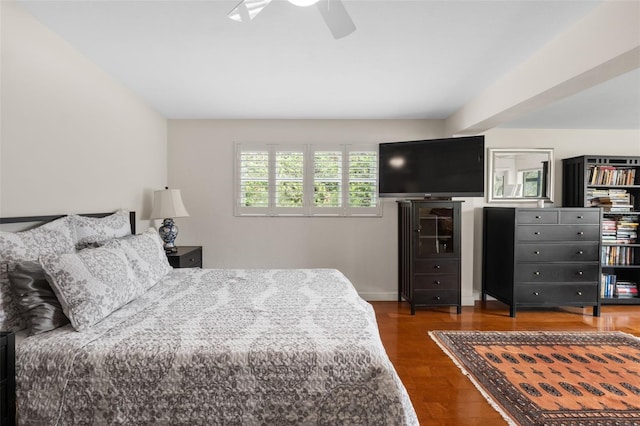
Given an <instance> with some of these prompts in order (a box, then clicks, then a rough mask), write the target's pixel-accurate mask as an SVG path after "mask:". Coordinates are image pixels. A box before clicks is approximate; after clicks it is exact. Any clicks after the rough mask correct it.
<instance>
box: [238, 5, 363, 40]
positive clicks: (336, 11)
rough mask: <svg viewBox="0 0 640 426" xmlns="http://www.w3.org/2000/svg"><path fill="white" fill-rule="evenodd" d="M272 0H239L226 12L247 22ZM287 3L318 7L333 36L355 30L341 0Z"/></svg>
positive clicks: (345, 34) (338, 36) (343, 35)
mask: <svg viewBox="0 0 640 426" xmlns="http://www.w3.org/2000/svg"><path fill="white" fill-rule="evenodd" d="M271 1H272V0H241V1H240V3H238V5H237V6H236V7H234V8H233V10H231V12H229V13H228V14H227V16H228V17H229V18H230V19H233V20H234V21H238V22H249V21H251V20H252V19H253V18H255V17H256V15H257V14H258V13H260V12H261V11H262V9H264V8H265V7H267V6H268V5H269V3H271ZM288 1H289V3H291V4H294V5H296V6H300V7H307V6H313V5H314V4H315V5H316V6H317V7H318V10H319V11H320V15H321V16H322V19H324V22H325V24H327V27H328V28H329V31H331V34H332V35H333V38H335V39H339V38H342V37H346V36H348V35H349V34H351V33H352V32H354V31H355V30H356V26H355V24H354V23H353V21H352V20H351V17H350V16H349V13H348V12H347V9H346V8H345V7H344V4H343V3H342V0H288Z"/></svg>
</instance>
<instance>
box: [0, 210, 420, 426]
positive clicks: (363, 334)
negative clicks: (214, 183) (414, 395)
mask: <svg viewBox="0 0 640 426" xmlns="http://www.w3.org/2000/svg"><path fill="white" fill-rule="evenodd" d="M116 214H119V216H118V217H119V219H121V222H122V220H123V218H124V217H125V213H123V212H119V213H118V212H116V213H113V214H102V215H99V217H94V218H82V216H76V215H72V217H73V218H76V219H75V221H76V222H75V225H76V226H75V231H74V220H71V219H69V220H67V222H68V223H67V224H66V225H64V226H59V227H60V228H62V229H64V228H65V227H66V226H68V227H70V228H71V231H70V232H69V234H68V235H66V236H68V237H69V238H71V242H72V244H73V250H71V251H69V248H68V247H69V244H66V246H67V248H66V249H64V251H65V252H63V253H60V251H61V250H62V249H60V248H58V247H55V244H53V243H52V241H51V239H49V240H47V239H42V238H41V240H43V241H46V242H47V243H48V244H49V247H50V248H51V247H54V248H53V251H56V253H44V254H43V253H42V250H40V251H38V250H35V252H34V251H33V250H32V252H31V253H30V254H29V253H27V252H28V250H27V251H25V252H24V253H22V255H24V256H23V257H27V258H28V257H29V256H31V257H33V256H34V254H37V255H38V262H39V266H40V267H41V268H42V269H43V270H44V272H45V277H46V280H47V282H49V283H50V286H51V288H52V290H53V292H54V294H55V296H56V297H55V298H56V299H57V301H58V302H59V303H60V305H61V307H62V309H63V311H64V314H65V315H64V318H63V322H64V321H67V322H69V321H70V323H66V322H64V323H63V324H62V325H57V326H56V327H51V329H48V330H45V331H38V332H37V333H36V334H32V335H30V336H28V337H22V338H20V337H19V338H17V343H16V350H15V352H16V399H17V413H18V415H17V417H18V424H29V425H31V424H36V425H37V424H42V425H56V424H59V425H66V424H96V425H98V424H105V425H106V424H108V425H111V424H167V425H169V424H171V425H199V424H202V425H204V424H206V425H213V424H225V425H226V424H230V425H233V424H235V425H288V424H289V425H338V424H363V425H377V424H379V425H415V424H418V421H417V418H416V414H415V411H414V409H413V407H412V405H411V401H410V399H409V397H408V394H407V392H406V390H405V387H404V386H403V384H402V382H401V381H400V379H399V377H398V375H397V374H396V371H395V370H394V367H393V365H392V364H391V362H390V361H389V358H388V357H387V354H386V352H385V350H384V347H383V346H382V343H381V340H380V337H379V332H378V328H377V324H376V319H375V315H374V312H373V309H372V307H371V306H370V305H369V304H368V303H367V302H365V301H364V300H363V299H361V298H360V297H359V296H358V294H357V292H356V291H355V289H354V287H353V285H352V284H351V283H350V282H349V280H348V279H347V278H346V277H345V276H344V275H343V274H342V273H340V272H339V271H337V270H334V269H297V270H256V269H246V270H240V269H235V270H230V269H199V268H194V269H172V268H170V267H169V266H168V263H166V257H165V256H164V252H163V251H162V244H161V241H160V240H159V238H158V236H157V233H156V232H154V231H153V230H152V229H151V230H147V231H145V232H143V233H141V234H136V235H133V234H135V231H133V232H132V231H131V230H129V231H127V232H124V227H123V226H122V224H121V223H120V224H117V226H116V228H118V227H119V231H118V232H111V228H110V227H109V226H106V228H108V230H107V232H102V231H103V230H104V228H105V226H102V228H103V229H101V225H104V224H105V223H108V221H109V220H110V219H113V216H114V215H116ZM127 214H129V213H128V212H127ZM31 219H34V218H31ZM48 219H50V217H48ZM55 220H56V221H64V220H65V219H64V218H56V219H55ZM83 221H84V223H85V224H86V223H90V225H91V226H87V227H85V228H86V229H84V231H83V232H79V231H78V229H80V228H78V226H77V225H78V223H83ZM6 222H8V220H6V219H3V220H2V223H6ZM54 222H55V221H54ZM50 223H51V222H50ZM132 224H135V219H134V217H133V216H132V215H131V214H129V220H128V222H127V226H130V225H132ZM110 225H113V223H112V224H110ZM44 226H47V225H44ZM54 228H55V227H54ZM36 229H38V228H36ZM98 231H99V232H98ZM27 232H31V231H27ZM64 232H66V231H64ZM92 232H93V233H96V232H97V233H98V234H100V235H99V236H98V238H91V234H92ZM15 234H16V235H17V234H20V233H19V232H18V233H15ZM122 234H125V235H122ZM129 234H131V235H129ZM87 235H89V238H87ZM13 237H14V234H12V233H9V232H3V233H0V254H3V250H4V259H0V262H4V264H5V272H4V273H5V275H7V274H9V275H11V276H12V277H13V275H15V274H16V272H15V270H16V269H18V267H17V266H15V265H16V264H18V262H16V261H15V259H13V260H12V256H13V258H15V257H16V254H15V250H14V252H13V254H12V252H11V248H12V247H13V248H15V247H14V246H15V243H12V244H13V246H12V245H11V244H8V243H7V240H10V239H11V238H13ZM65 238H66V237H65V236H63V239H65ZM32 239H33V240H37V238H32ZM95 239H98V240H100V241H92V240H95ZM27 240H29V238H27ZM79 242H81V243H82V244H80V245H79V244H78V243H79ZM45 245H47V244H45ZM7 246H9V247H10V249H9V250H8V249H7ZM3 247H4V248H3ZM67 251H69V252H67ZM7 252H9V254H7ZM25 253H27V254H28V255H25ZM83 256H84V257H83ZM18 257H19V256H18ZM104 259H107V260H108V261H107V260H104ZM119 261H123V262H125V263H127V265H126V266H119V265H120V263H118V262H119ZM12 262H13V265H12ZM123 264H124V263H123ZM122 269H126V271H124V272H123V271H122ZM87 271H89V272H87ZM92 274H93V275H92ZM4 278H7V277H6V276H5V277H4ZM101 280H102V281H101ZM123 282H124V283H126V286H123V284H122V283H123ZM87 283H88V284H87ZM105 283H106V284H107V285H106V286H105V285H104V284H105ZM109 283H111V285H113V286H119V287H118V288H117V291H116V292H112V291H111V290H112V288H111V287H109V285H108V284H109ZM10 285H11V284H10ZM85 287H86V288H85ZM132 287H133V288H134V289H133V290H132V289H131V288H132ZM79 288H81V289H82V291H80V290H78V289H79ZM2 291H3V292H4V291H6V288H2ZM12 291H13V296H14V298H13V299H12V300H10V301H13V302H16V300H17V299H18V298H17V297H15V294H16V292H15V290H12ZM116 293H117V294H116ZM96 295H97V296H96ZM7 297H9V299H11V297H12V296H7ZM112 298H113V299H118V298H119V299H118V301H116V302H113V300H111V299H112ZM86 299H91V303H86V302H87V300H86ZM3 301H4V303H3V304H4V309H5V310H7V308H8V303H6V302H7V298H6V297H5V295H4V294H3ZM20 315H22V316H24V315H25V310H24V309H23V311H22V312H21V314H20ZM7 318H8V316H7V315H5V316H4V318H3V317H1V316H0V320H3V319H4V320H5V322H7V321H6V320H7ZM15 320H16V318H14V322H15ZM32 320H33V318H32ZM39 321H40V322H38V321H32V323H33V324H35V326H36V328H37V325H38V324H40V323H45V327H44V328H47V326H49V324H47V321H41V320H39ZM27 322H28V321H27ZM33 324H32V325H33ZM7 327H9V328H11V327H10V324H9V325H6V324H5V328H7ZM16 327H17V326H16V325H15V324H14V325H13V328H14V329H15V328H16ZM26 330H27V333H28V332H29V331H30V330H31V328H30V327H27V329H26ZM17 334H18V336H20V334H25V330H24V329H23V330H22V331H18V332H17Z"/></svg>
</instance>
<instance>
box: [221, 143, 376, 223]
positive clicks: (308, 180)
mask: <svg viewBox="0 0 640 426" xmlns="http://www.w3.org/2000/svg"><path fill="white" fill-rule="evenodd" d="M251 150H255V151H258V152H267V153H268V171H267V174H268V178H267V188H268V189H267V192H268V200H269V201H268V206H267V207H248V206H243V205H241V201H242V197H241V196H240V195H241V194H240V191H241V169H242V167H241V165H242V164H241V159H242V153H243V152H246V151H251ZM282 151H291V152H302V153H303V178H302V187H303V203H302V206H301V207H277V206H276V153H277V152H282ZM331 151H340V152H341V153H342V154H341V156H342V170H341V181H340V185H341V186H342V191H341V205H340V207H322V206H316V205H315V186H314V184H315V180H314V178H315V176H314V170H315V169H314V167H315V153H316V152H331ZM361 151H362V152H371V153H373V154H374V155H375V159H374V167H375V168H376V170H375V177H374V178H373V179H372V184H373V186H374V196H375V206H373V207H351V206H349V204H348V203H349V189H350V186H349V185H350V183H351V182H350V180H349V162H350V161H349V160H350V158H349V157H350V156H349V154H350V153H351V152H361ZM377 156H378V146H377V145H375V144H327V145H322V144H307V143H299V144H298V143H244V142H235V143H234V174H233V197H234V204H233V205H234V216H240V217H242V216H260V217H268V216H278V217H282V216H300V217H381V216H382V203H381V201H380V198H379V196H378V171H377V167H378V161H377Z"/></svg>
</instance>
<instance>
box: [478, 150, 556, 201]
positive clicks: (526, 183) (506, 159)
mask: <svg viewBox="0 0 640 426" xmlns="http://www.w3.org/2000/svg"><path fill="white" fill-rule="evenodd" d="M553 169H554V167H553V149H552V148H532V149H510V148H489V177H488V184H489V185H488V186H489V192H488V194H489V202H498V201H505V202H507V201H508V202H523V201H537V200H547V201H550V202H551V201H553V173H554V170H553Z"/></svg>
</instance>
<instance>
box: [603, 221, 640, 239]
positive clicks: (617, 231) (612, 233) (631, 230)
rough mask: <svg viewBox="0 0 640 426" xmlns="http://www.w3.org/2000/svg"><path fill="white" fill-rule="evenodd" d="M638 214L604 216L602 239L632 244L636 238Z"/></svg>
mask: <svg viewBox="0 0 640 426" xmlns="http://www.w3.org/2000/svg"><path fill="white" fill-rule="evenodd" d="M638 220H639V218H638V216H618V217H605V218H603V219H602V241H604V242H610V243H618V244H634V243H635V242H636V241H637V240H638V224H639V223H638Z"/></svg>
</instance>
